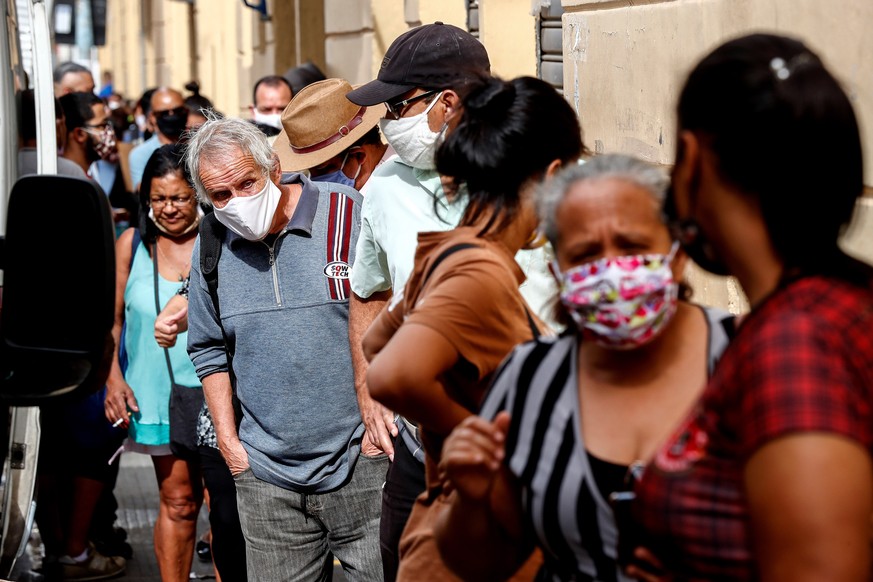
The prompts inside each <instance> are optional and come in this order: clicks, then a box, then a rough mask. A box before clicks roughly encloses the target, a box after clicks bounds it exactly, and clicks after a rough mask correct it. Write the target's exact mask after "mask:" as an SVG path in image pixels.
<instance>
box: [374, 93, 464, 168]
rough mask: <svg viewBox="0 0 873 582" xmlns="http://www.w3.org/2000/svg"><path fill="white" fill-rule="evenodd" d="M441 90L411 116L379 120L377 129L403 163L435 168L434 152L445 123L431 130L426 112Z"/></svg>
mask: <svg viewBox="0 0 873 582" xmlns="http://www.w3.org/2000/svg"><path fill="white" fill-rule="evenodd" d="M441 95H442V92H440V93H438V94H437V96H436V97H434V99H433V101H431V102H430V105H428V106H427V109H425V110H424V111H422V112H421V113H419V114H418V115H413V116H412V117H401V118H400V119H382V120H380V121H379V129H380V130H382V133H383V134H384V135H385V139H387V140H388V143H389V144H391V147H392V148H394V151H395V152H397V155H398V156H400V159H401V160H403V163H405V164H408V165H410V166H412V167H413V168H420V169H422V170H433V169H435V168H436V162H435V161H434V154H435V153H436V150H437V147H439V144H440V143H441V142H442V139H443V136H444V135H445V133H446V127H448V125H447V124H443V128H442V129H441V130H439V131H432V130H431V128H430V127H429V126H428V120H427V114H428V113H430V110H431V109H433V106H434V105H436V103H437V101H439V100H440V96H441Z"/></svg>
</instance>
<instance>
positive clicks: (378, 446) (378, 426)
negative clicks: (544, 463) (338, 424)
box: [358, 392, 397, 461]
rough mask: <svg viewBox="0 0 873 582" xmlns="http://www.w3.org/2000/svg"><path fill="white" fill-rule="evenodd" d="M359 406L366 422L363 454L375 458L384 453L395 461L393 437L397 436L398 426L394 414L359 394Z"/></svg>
mask: <svg viewBox="0 0 873 582" xmlns="http://www.w3.org/2000/svg"><path fill="white" fill-rule="evenodd" d="M358 406H359V407H360V409H361V420H363V421H364V428H365V429H366V430H365V431H364V440H363V442H362V443H361V454H362V455H364V456H365V457H375V456H377V455H381V454H382V453H384V454H386V455H388V458H389V459H391V460H392V461H393V460H394V445H393V444H392V442H391V437H393V436H395V437H396V436H397V425H395V424H394V414H393V413H392V412H391V411H390V410H388V409H387V408H385V407H384V406H382V405H381V404H379V403H378V402H376V401H375V400H373V399H372V398H370V396H369V395H365V396H361V394H360V392H359V396H358Z"/></svg>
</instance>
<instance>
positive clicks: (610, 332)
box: [555, 244, 679, 350]
mask: <svg viewBox="0 0 873 582" xmlns="http://www.w3.org/2000/svg"><path fill="white" fill-rule="evenodd" d="M678 248H679V247H678V245H677V244H674V245H673V247H672V248H671V249H670V253H669V254H667V255H660V254H651V255H634V256H628V257H613V258H603V259H599V260H597V261H594V262H591V263H586V264H584V265H579V266H578V267H573V268H572V269H569V270H567V271H564V272H561V274H560V276H559V280H558V284H559V287H560V292H561V303H562V304H563V305H564V308H565V309H566V310H567V311H568V312H569V314H570V316H571V317H572V318H573V320H574V321H575V322H576V325H577V326H578V327H579V331H581V332H587V334H589V335H590V336H592V337H593V338H594V341H596V342H597V343H598V344H600V345H601V346H604V347H607V348H613V349H624V350H630V349H634V348H638V347H640V346H642V345H644V344H646V343H648V342H649V341H651V340H652V339H654V338H655V337H656V336H657V335H658V334H659V333H660V332H661V330H662V329H664V326H665V325H667V322H669V321H670V319H672V317H673V315H674V314H675V313H676V302H677V301H678V299H679V285H678V283H676V282H675V281H674V280H673V272H672V271H671V270H670V262H671V261H672V260H673V257H674V256H675V255H676V250H677V249H678ZM555 272H556V273H558V272H560V271H559V270H558V269H555Z"/></svg>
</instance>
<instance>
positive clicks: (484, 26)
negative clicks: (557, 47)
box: [479, 0, 537, 79]
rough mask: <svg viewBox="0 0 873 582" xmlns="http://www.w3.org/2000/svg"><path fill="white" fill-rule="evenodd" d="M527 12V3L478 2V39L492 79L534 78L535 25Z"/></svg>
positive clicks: (507, 0) (515, 0) (514, 0)
mask: <svg viewBox="0 0 873 582" xmlns="http://www.w3.org/2000/svg"><path fill="white" fill-rule="evenodd" d="M530 8H531V2H530V0H479V38H480V39H481V40H482V43H483V44H484V45H485V48H486V49H488V57H489V58H490V59H491V71H492V72H493V73H494V74H495V75H498V76H500V77H503V78H505V79H513V78H515V77H520V76H522V75H529V76H536V73H537V53H536V30H535V25H536V21H535V19H534V17H533V16H532V15H531V14H530Z"/></svg>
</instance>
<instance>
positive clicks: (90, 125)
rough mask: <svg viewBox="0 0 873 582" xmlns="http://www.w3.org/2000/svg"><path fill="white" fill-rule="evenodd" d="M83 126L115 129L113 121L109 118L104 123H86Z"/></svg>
mask: <svg viewBox="0 0 873 582" xmlns="http://www.w3.org/2000/svg"><path fill="white" fill-rule="evenodd" d="M82 127H87V128H90V129H113V125H112V122H111V121H109V120H106V121H104V122H103V123H94V124H91V123H86V124H85V125H83V126H82Z"/></svg>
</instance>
